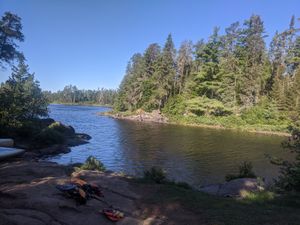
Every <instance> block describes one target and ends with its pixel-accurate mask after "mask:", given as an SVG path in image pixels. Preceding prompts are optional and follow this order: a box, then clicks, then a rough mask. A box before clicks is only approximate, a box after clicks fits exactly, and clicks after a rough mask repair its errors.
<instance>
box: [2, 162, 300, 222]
mask: <svg viewBox="0 0 300 225" xmlns="http://www.w3.org/2000/svg"><path fill="white" fill-rule="evenodd" d="M0 176H1V181H0V201H1V207H0V221H1V223H3V224H6V225H12V224H14V225H19V224H20V225H21V224H22V225H27V224H28V225H29V224H30V225H40V224H56V225H69V224H70V225H71V224H72V225H77V224H78V225H79V224H80V225H81V224H90V225H94V224H95V225H96V224H97V225H98V224H104V225H105V224H111V222H110V221H108V220H107V219H106V218H105V217H104V216H103V215H102V214H101V213H99V211H101V210H102V209H103V208H105V207H107V205H106V204H105V203H104V202H102V201H97V200H95V199H92V200H89V201H88V203H87V204H86V205H76V203H75V201H74V200H73V199H68V198H65V197H64V196H62V195H61V194H60V193H59V191H58V190H57V189H56V188H55V186H56V185H57V184H64V183H68V182H70V178H71V177H80V178H81V179H84V180H86V181H88V182H93V183H96V184H97V185H100V186H101V187H102V190H103V194H104V200H105V201H106V202H107V203H109V204H111V205H113V206H114V207H116V208H118V209H119V210H122V211H124V212H125V219H123V220H121V221H120V222H118V223H117V224H128V225H135V224H144V225H146V224H156V225H159V224H174V225H175V224H197V225H210V224H216V225H221V224H228V225H232V224H239V225H252V224H253V225H254V224H255V225H256V224H277V225H286V224H290V225H294V224H295V225H296V224H299V221H300V201H299V196H286V197H276V198H275V197H274V198H273V197H270V198H265V197H258V198H257V197H256V198H248V199H244V200H236V199H231V198H224V197H217V196H211V195H207V194H204V193H201V192H198V191H194V190H192V189H187V188H184V187H180V186H174V185H173V184H168V183H166V184H155V183H149V182H145V181H143V180H137V179H134V178H131V177H126V176H124V175H120V174H116V173H112V172H96V171H81V172H77V173H73V168H72V167H71V166H63V165H59V164H56V163H51V162H36V161H29V160H14V161H10V162H5V163H0Z"/></svg>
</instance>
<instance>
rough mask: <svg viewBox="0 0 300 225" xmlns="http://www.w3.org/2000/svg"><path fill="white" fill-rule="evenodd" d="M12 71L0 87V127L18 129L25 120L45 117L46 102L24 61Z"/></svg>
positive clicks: (21, 60)
mask: <svg viewBox="0 0 300 225" xmlns="http://www.w3.org/2000/svg"><path fill="white" fill-rule="evenodd" d="M12 71H13V72H12V75H11V77H10V78H9V79H8V80H7V81H6V82H5V83H3V84H2V85H1V86H0V125H1V126H3V127H20V126H22V123H23V122H24V121H26V120H31V119H35V118H38V117H40V116H47V114H48V111H47V105H48V102H47V100H46V98H45V96H44V95H43V93H42V91H41V89H40V87H39V82H38V81H36V80H35V79H34V75H33V74H30V73H29V72H28V66H27V65H26V64H25V62H24V60H23V59H20V61H19V64H18V66H14V67H13V69H12Z"/></svg>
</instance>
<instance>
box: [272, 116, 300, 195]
mask: <svg viewBox="0 0 300 225" xmlns="http://www.w3.org/2000/svg"><path fill="white" fill-rule="evenodd" d="M290 130H291V137H289V139H288V140H287V141H285V142H283V146H284V147H285V148H287V149H289V150H291V151H292V152H293V153H295V154H296V156H295V160H293V161H291V162H290V161H282V162H281V163H280V175H279V177H278V179H277V180H276V182H275V184H276V186H277V187H278V188H279V190H285V191H297V192H300V122H299V121H296V122H295V123H294V124H293V126H291V127H290Z"/></svg>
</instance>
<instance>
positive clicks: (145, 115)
mask: <svg viewBox="0 0 300 225" xmlns="http://www.w3.org/2000/svg"><path fill="white" fill-rule="evenodd" d="M103 115H106V116H109V117H112V118H115V119H124V120H132V121H139V122H154V123H169V119H168V118H167V117H165V116H163V115H162V113H161V112H160V111H159V110H153V111H152V112H145V111H142V110H140V111H137V112H136V114H132V115H124V114H122V113H103Z"/></svg>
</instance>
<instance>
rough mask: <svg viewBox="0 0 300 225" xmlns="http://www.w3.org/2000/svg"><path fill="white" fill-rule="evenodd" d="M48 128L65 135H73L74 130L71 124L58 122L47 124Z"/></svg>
mask: <svg viewBox="0 0 300 225" xmlns="http://www.w3.org/2000/svg"><path fill="white" fill-rule="evenodd" d="M48 128H49V129H52V130H55V131H58V132H59V133H62V134H66V135H74V134H75V130H74V128H73V127H71V126H66V125H64V124H62V123H60V122H54V123H52V124H50V125H49V126H48Z"/></svg>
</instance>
